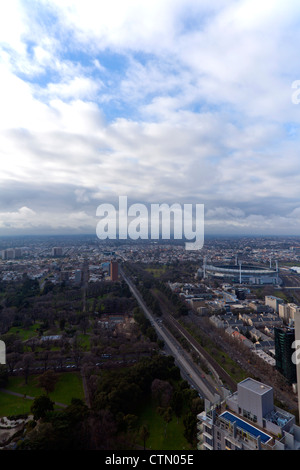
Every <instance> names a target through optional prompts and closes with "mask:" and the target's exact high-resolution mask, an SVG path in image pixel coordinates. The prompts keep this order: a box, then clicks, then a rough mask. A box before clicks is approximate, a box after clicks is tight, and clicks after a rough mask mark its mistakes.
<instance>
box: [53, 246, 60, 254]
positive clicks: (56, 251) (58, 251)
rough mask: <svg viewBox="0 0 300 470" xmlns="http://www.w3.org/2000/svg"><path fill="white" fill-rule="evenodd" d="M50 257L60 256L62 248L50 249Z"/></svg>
mask: <svg viewBox="0 0 300 470" xmlns="http://www.w3.org/2000/svg"><path fill="white" fill-rule="evenodd" d="M52 256H62V248H61V247H60V246H54V247H53V248H52Z"/></svg>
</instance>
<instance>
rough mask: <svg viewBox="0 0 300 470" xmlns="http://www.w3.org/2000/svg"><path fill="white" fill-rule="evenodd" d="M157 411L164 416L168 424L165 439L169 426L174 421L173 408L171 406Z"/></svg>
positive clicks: (159, 408)
mask: <svg viewBox="0 0 300 470" xmlns="http://www.w3.org/2000/svg"><path fill="white" fill-rule="evenodd" d="M157 411H158V413H159V414H160V415H161V416H162V418H163V420H164V422H165V423H166V425H165V437H166V435H167V426H168V424H169V423H170V421H172V408H171V407H170V406H168V408H163V407H158V409H157Z"/></svg>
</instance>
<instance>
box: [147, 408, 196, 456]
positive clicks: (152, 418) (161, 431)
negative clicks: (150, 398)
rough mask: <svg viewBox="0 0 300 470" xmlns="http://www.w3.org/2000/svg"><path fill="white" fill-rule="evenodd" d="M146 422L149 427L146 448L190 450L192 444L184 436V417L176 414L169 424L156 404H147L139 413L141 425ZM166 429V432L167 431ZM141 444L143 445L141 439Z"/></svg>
mask: <svg viewBox="0 0 300 470" xmlns="http://www.w3.org/2000/svg"><path fill="white" fill-rule="evenodd" d="M143 424H146V425H147V426H148V429H149V433H150V434H149V438H148V439H147V440H146V448H147V449H151V450H185V449H186V450H190V449H191V446H190V444H189V443H188V442H187V440H186V439H185V438H184V436H183V433H184V426H183V423H182V418H179V420H178V423H177V418H176V416H175V415H174V416H173V418H172V421H170V423H168V424H167V426H166V423H165V422H164V420H163V418H162V417H161V416H160V415H159V414H158V413H157V412H156V409H155V405H154V404H153V403H152V402H150V403H148V404H146V405H145V406H144V408H143V410H142V411H141V413H140V415H139V426H142V425H143ZM165 430H166V432H165ZM138 443H139V445H141V446H143V442H142V441H141V440H140V441H139V442H138Z"/></svg>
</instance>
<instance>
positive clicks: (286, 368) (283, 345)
mask: <svg viewBox="0 0 300 470" xmlns="http://www.w3.org/2000/svg"><path fill="white" fill-rule="evenodd" d="M274 340H275V361H276V365H275V367H276V369H277V370H278V371H279V372H280V373H281V374H282V375H283V376H284V377H285V378H286V379H287V381H288V382H289V384H293V383H296V381H297V374H296V365H295V364H294V363H293V361H292V357H293V352H294V348H293V343H294V341H295V330H294V328H288V327H284V328H278V327H275V328H274Z"/></svg>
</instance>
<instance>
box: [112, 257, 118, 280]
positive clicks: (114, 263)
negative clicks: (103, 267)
mask: <svg viewBox="0 0 300 470" xmlns="http://www.w3.org/2000/svg"><path fill="white" fill-rule="evenodd" d="M110 278H111V280H112V281H117V280H118V278H119V268H118V262H117V261H113V260H112V261H111V262H110Z"/></svg>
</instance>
